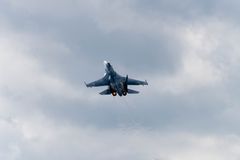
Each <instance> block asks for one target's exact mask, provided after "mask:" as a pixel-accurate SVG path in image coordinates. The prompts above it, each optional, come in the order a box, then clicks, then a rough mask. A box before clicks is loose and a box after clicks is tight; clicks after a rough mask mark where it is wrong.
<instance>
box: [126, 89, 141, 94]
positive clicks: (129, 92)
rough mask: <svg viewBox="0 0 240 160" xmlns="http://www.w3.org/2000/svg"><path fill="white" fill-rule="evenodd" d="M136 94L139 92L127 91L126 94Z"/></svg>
mask: <svg viewBox="0 0 240 160" xmlns="http://www.w3.org/2000/svg"><path fill="white" fill-rule="evenodd" d="M138 93H139V91H135V90H132V89H128V94H138Z"/></svg>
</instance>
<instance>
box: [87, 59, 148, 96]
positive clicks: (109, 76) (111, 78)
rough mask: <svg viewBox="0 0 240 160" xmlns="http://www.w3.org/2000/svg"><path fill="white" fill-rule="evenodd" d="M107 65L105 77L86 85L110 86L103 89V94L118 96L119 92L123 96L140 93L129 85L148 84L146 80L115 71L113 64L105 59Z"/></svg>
mask: <svg viewBox="0 0 240 160" xmlns="http://www.w3.org/2000/svg"><path fill="white" fill-rule="evenodd" d="M104 65H105V71H106V73H105V74H104V77H103V78H101V79H99V80H97V81H94V82H91V83H88V84H87V83H86V82H85V85H86V86H87V87H100V86H108V89H106V90H104V91H102V92H101V93H99V94H101V95H111V94H112V95H113V96H116V95H117V94H118V95H119V96H120V97H121V96H126V95H127V94H138V93H139V91H135V90H132V89H129V88H128V85H143V86H144V85H148V82H147V81H146V80H145V81H139V80H135V79H131V78H128V75H127V76H126V77H123V76H120V75H119V74H118V73H117V72H116V71H114V69H113V67H112V65H111V64H110V63H109V62H107V61H104Z"/></svg>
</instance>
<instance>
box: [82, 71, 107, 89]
mask: <svg viewBox="0 0 240 160" xmlns="http://www.w3.org/2000/svg"><path fill="white" fill-rule="evenodd" d="M85 84H86V86H87V87H100V86H107V85H109V80H108V75H107V74H106V75H105V76H104V77H103V78H101V79H99V80H96V81H94V82H91V83H88V84H87V83H85Z"/></svg>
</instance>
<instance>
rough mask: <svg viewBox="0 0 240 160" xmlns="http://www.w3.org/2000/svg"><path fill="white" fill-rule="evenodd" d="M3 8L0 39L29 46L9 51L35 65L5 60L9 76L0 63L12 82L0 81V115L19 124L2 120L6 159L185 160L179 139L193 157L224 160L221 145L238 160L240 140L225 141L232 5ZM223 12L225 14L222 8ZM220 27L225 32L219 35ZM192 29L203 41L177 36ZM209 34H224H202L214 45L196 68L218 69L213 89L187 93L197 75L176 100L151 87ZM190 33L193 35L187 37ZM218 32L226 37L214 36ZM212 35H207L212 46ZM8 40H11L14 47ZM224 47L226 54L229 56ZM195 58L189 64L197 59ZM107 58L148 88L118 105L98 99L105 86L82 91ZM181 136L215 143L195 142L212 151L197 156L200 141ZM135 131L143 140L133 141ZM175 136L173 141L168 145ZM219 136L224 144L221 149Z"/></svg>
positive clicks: (231, 101) (231, 91)
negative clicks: (147, 81)
mask: <svg viewBox="0 0 240 160" xmlns="http://www.w3.org/2000/svg"><path fill="white" fill-rule="evenodd" d="M10 2H11V3H10ZM10 2H7V1H2V2H0V3H1V5H0V10H1V11H0V12H1V18H2V20H1V21H0V22H1V24H5V25H1V29H2V28H4V27H5V28H7V29H6V32H5V30H4V31H2V32H0V33H5V34H4V35H3V37H4V36H6V37H8V39H10V40H9V42H11V43H12V45H16V44H19V45H20V46H21V45H22V46H24V47H23V48H27V49H26V50H24V51H26V53H25V52H23V51H22V50H18V51H16V50H11V53H12V55H15V54H18V55H19V54H20V55H23V57H27V58H29V59H30V61H31V60H32V61H34V64H35V63H36V64H37V67H36V66H35V65H33V66H31V65H29V64H28V63H25V65H26V64H27V65H29V70H27V69H26V70H21V67H20V66H21V65H19V64H14V63H16V62H17V61H16V60H15V61H13V60H12V61H9V64H11V65H12V68H13V69H12V68H11V67H9V65H6V66H4V65H3V64H2V65H1V66H3V67H2V68H5V70H7V71H10V72H12V73H11V74H10V73H5V72H4V71H5V70H4V69H3V70H0V73H1V75H7V76H9V74H10V75H12V74H14V76H12V77H15V78H16V77H17V78H16V79H12V80H11V81H9V80H8V79H6V80H4V77H2V78H1V80H0V82H1V83H0V85H1V86H0V89H1V92H0V97H1V99H0V100H1V101H0V105H1V106H0V110H1V115H4V116H6V117H10V119H13V120H16V121H17V125H16V124H12V123H11V121H10V122H8V121H6V120H5V119H4V120H1V118H0V128H1V130H3V131H4V132H1V134H0V140H4V141H3V142H6V143H5V144H7V145H4V144H1V145H0V150H1V151H0V157H1V156H3V157H4V156H7V155H6V154H4V153H9V154H11V155H13V157H11V156H10V158H9V157H7V158H9V159H24V160H26V159H27V160H28V159H56V158H57V159H69V158H71V159H79V158H81V159H120V158H121V159H147V158H149V157H150V159H152V158H158V157H160V158H162V157H163V158H162V159H169V160H174V159H175V158H174V157H172V155H173V153H174V152H177V153H178V155H179V157H180V158H181V157H184V156H182V155H181V154H180V153H179V152H180V151H179V148H180V147H179V146H178V145H179V143H180V144H182V143H181V142H179V141H181V140H184V141H188V143H189V145H188V144H186V145H183V146H181V147H183V151H184V153H185V154H188V153H190V151H189V150H190V149H192V146H191V145H193V146H194V147H193V148H194V151H195V153H196V152H197V153H199V156H201V155H206V157H207V158H209V157H211V155H214V157H217V158H216V159H218V158H219V157H221V158H222V157H223V156H222V152H221V149H219V146H224V145H226V146H228V147H226V148H228V150H227V151H226V152H227V154H226V155H231V156H233V158H232V159H234V158H235V159H236V157H237V155H238V154H237V153H235V154H231V153H232V152H233V151H232V150H234V149H232V148H233V147H232V146H234V145H237V146H238V145H239V143H238V141H237V139H239V138H238V137H235V138H233V139H234V140H236V142H234V143H233V142H232V141H229V139H228V138H226V136H228V135H238V134H239V129H238V127H237V126H238V120H239V118H238V115H237V114H236V112H238V111H239V109H238V106H239V100H238V95H239V94H238V93H239V89H238V87H237V86H238V85H239V77H238V74H237V73H238V68H239V66H238V50H239V48H238V44H235V43H233V42H232V41H238V38H237V37H238V36H237V35H238V34H239V32H238V29H236V28H238V24H237V21H236V22H234V23H233V22H232V21H229V20H228V18H229V17H230V18H233V19H236V18H235V17H236V15H238V14H237V13H238V12H237V11H236V6H237V5H235V3H236V4H237V2H235V1H229V3H227V2H224V1H220V2H219V1H218V2H217V1H201V2H200V1H191V0H190V1H181V2H176V1H153V0H152V1H144V0H141V1H133V2H130V1H121V2H120V1H114V2H110V1H108V0H103V1H98V2H95V1H90V2H85V3H84V2H83V1H71V2H66V1H61V4H59V5H56V4H57V2H56V4H52V3H53V2H55V1H53V2H51V3H50V4H48V6H47V5H45V4H44V1H43V2H40V1H39V2H37V1H34V2H30V1H27V0H25V1H23V2H24V3H29V5H27V4H24V3H23V2H17V1H10ZM14 3H15V4H14ZM114 3H117V4H114ZM225 4H226V8H225V7H224V6H225ZM58 6H59V7H58ZM228 7H229V8H231V9H232V10H231V11H228V9H227V8H228ZM121 9H124V10H121ZM113 10H114V11H115V10H116V11H115V12H113ZM119 10H120V11H119ZM221 10H222V12H220V11H221ZM111 13H112V14H111ZM235 13H236V15H234V14H235ZM126 15H129V17H128V16H126ZM221 15H224V16H223V17H221ZM117 18H119V19H117ZM221 18H222V19H221ZM213 19H217V20H218V21H220V23H216V25H213V26H212V28H214V29H212V28H211V29H210V30H208V28H207V27H208V25H209V24H212V23H215V22H216V21H212V20H213ZM113 23H114V24H113ZM220 25H223V28H224V29H219V28H218V26H220ZM196 26H200V27H199V28H198V27H196ZM229 26H230V27H229ZM191 27H192V28H194V27H196V30H197V31H198V29H199V30H200V33H198V32H197V33H196V36H199V35H200V38H199V37H196V42H195V41H194V40H195V39H193V41H194V42H192V43H191V41H186V40H185V39H184V38H186V37H184V33H185V32H184V31H185V30H184V29H189V30H191V29H192V28H191ZM204 27H205V28H204ZM215 27H216V32H224V33H221V34H218V33H216V34H215V32H214V33H213V34H212V32H211V34H208V36H209V37H207V42H208V41H210V42H212V41H213V42H212V43H213V44H215V43H214V42H215V41H214V40H216V43H217V44H218V45H216V46H217V47H216V46H215V47H213V49H212V48H211V47H210V49H209V50H210V51H209V52H210V53H211V54H210V55H207V56H205V57H204V56H203V57H204V58H205V59H204V58H201V59H200V60H199V61H200V67H201V65H202V64H208V63H211V64H210V66H213V68H214V69H215V68H217V71H219V70H220V71H221V76H222V77H220V80H219V81H220V82H216V83H217V84H212V83H206V84H204V85H199V86H197V85H198V84H199V83H193V85H194V86H193V87H192V88H191V87H190V89H188V90H187V89H186V92H185V90H184V89H185V88H184V85H185V83H186V84H188V83H191V81H194V80H196V77H194V76H195V75H198V74H200V75H202V74H201V73H195V74H194V75H191V76H193V77H194V78H195V79H194V78H192V77H191V76H189V81H186V82H185V81H184V82H183V91H182V92H180V93H177V94H174V93H171V92H167V91H166V92H165V91H162V88H158V87H159V86H160V87H164V86H162V85H159V83H161V81H158V80H154V79H155V78H156V77H157V78H158V77H160V78H159V79H161V78H165V77H168V76H170V77H171V76H172V75H175V74H179V73H181V71H182V70H183V68H184V64H183V62H184V60H185V58H187V56H186V55H187V54H186V53H185V52H186V50H187V49H188V48H187V47H188V46H189V47H190V48H191V47H192V48H193V49H192V50H190V51H193V52H194V51H195V50H194V49H195V48H194V47H195V45H199V44H200V46H201V45H202V44H205V43H199V41H201V40H205V39H204V38H206V37H204V38H203V39H201V36H202V35H201V31H202V30H203V32H204V33H205V32H206V33H209V32H210V31H215ZM202 28H203V29H202ZM220 28H221V26H220ZM201 29H202V30H201ZM182 32H183V33H182ZM192 33H193V34H195V32H194V31H193V32H192ZM222 34H224V36H219V35H222ZM12 35H16V37H17V38H16V37H15V36H12ZM233 35H236V36H233ZM212 36H213V37H214V38H213V40H212V41H211V37H212ZM15 38H16V39H17V40H18V43H16V41H13V40H11V39H15ZM208 38H210V40H209V39H208ZM3 39H4V38H3ZM199 39H200V40H199ZM229 39H233V40H229ZM1 40H2V39H1ZM1 42H2V41H1ZM4 42H5V41H4ZM186 42H189V44H185V43H186ZM15 43H16V44H15ZM212 43H211V44H212ZM2 44H4V43H2ZM211 44H210V45H211ZM201 47H206V48H207V47H208V46H201ZM186 48H187V49H186ZM229 48H231V56H228V55H227V54H226V53H227V52H228V50H229ZM197 49H198V48H197ZM207 49H208V48H207ZM207 49H206V50H207ZM211 49H212V50H211ZM206 50H197V51H195V52H197V53H198V52H201V51H206ZM3 51H4V54H2V55H5V56H6V55H7V54H6V53H7V50H3ZM5 52H6V53H5ZM13 52H14V53H13ZM9 53H10V52H9ZM193 54H194V55H195V54H196V53H193ZM202 54H206V53H205V52H203V53H202ZM229 54H230V53H229ZM188 55H191V54H188ZM195 56H196V55H195ZM195 56H193V60H195V59H194V58H196V59H197V58H199V57H197V56H196V57H195ZM105 59H106V60H109V61H111V62H112V63H113V65H114V66H115V68H116V69H117V70H118V71H119V72H120V73H122V74H129V76H133V77H135V76H136V77H137V78H144V79H148V80H149V84H150V85H149V86H148V87H146V88H141V87H139V88H137V89H138V90H140V91H141V94H140V95H137V96H129V97H126V98H116V99H113V98H112V97H101V96H100V95H98V92H99V91H101V90H103V88H99V89H86V88H85V86H84V84H83V81H91V80H94V79H95V78H99V77H100V76H102V74H103V71H104V70H103V65H102V64H101V63H102V61H103V60H105ZM19 60H20V61H22V60H24V59H19ZM197 60H198V59H197ZM199 61H193V62H192V63H190V64H192V66H191V67H195V69H196V70H194V71H199V72H204V71H202V70H201V68H200V69H199V68H198V67H199V66H198V65H196V66H194V62H199ZM13 62H14V63H13ZM206 62H207V63H206ZM1 63H4V62H3V61H1ZM5 63H6V62H5ZM6 64H8V63H6ZM18 67H19V70H17V68H18ZM207 67H208V66H207ZM207 67H206V68H207ZM26 68H28V67H26ZM14 69H15V70H16V71H15V70H14ZM204 69H205V68H204ZM207 69H208V68H207ZM13 70H14V71H15V72H13ZM17 71H19V72H17ZM187 71H189V70H187ZM190 71H191V70H190ZM24 73H25V74H24ZM210 73H211V72H210ZM17 75H19V76H17ZM203 75H204V76H205V74H203ZM33 76H34V77H33ZM183 76H184V74H183ZM26 77H27V78H26ZM43 77H44V78H43ZM173 78H174V76H173ZM191 78H192V79H191ZM197 78H199V77H198V76H197ZM210 78H211V77H210ZM221 78H222V79H221ZM29 79H30V80H29ZM176 79H177V78H176ZM203 79H204V78H203ZM43 80H44V83H43V82H42V81H43ZM17 82H18V83H17ZM19 82H21V83H22V84H19ZM28 82H32V83H28ZM214 82H215V81H214V80H213V83H214ZM15 83H16V84H15ZM200 84H201V83H200ZM172 85H174V84H172ZM180 85H181V84H180ZM23 86H25V87H23ZM3 99H4V100H6V102H5V101H4V100H3ZM2 106H4V107H2ZM39 117H40V118H39ZM38 118H39V119H38ZM6 126H7V127H6ZM89 128H91V129H90V130H91V131H89V130H88V129H89ZM122 132H124V133H122ZM186 132H187V133H188V134H190V135H191V136H194V137H197V138H196V139H200V140H202V139H201V138H202V136H203V137H204V136H206V137H211V136H212V135H216V136H217V138H214V137H211V142H214V143H211V144H210V145H209V143H208V142H209V141H208V140H209V139H207V140H205V139H204V138H203V140H205V141H204V142H202V143H203V145H206V146H210V147H209V148H210V149H209V150H208V151H209V152H210V153H209V152H206V151H205V150H201V147H200V149H199V146H201V142H200V141H199V140H195V141H194V140H193V141H194V142H192V141H191V140H189V139H191V138H189V137H191V136H189V137H188V136H186V137H185V138H182V137H178V136H179V134H180V133H186ZM138 133H139V134H140V135H141V136H139V137H140V138H139V137H138V136H136V135H137V134H138ZM152 133H153V134H156V135H157V136H153V135H152ZM163 133H166V134H167V135H169V134H170V135H173V136H172V137H171V136H170V137H168V138H166V140H165V141H162V140H161V139H162V138H163V137H164V139H165V136H166V135H164V134H163ZM116 135H117V136H116ZM199 135H201V136H200V137H199ZM12 137H13V138H12ZM49 137H50V138H49ZM173 137H174V138H176V139H175V140H172V139H173ZM11 138H12V139H11ZM48 138H49V139H48ZM134 138H136V139H134ZM188 138H189V139H188ZM159 139H160V140H159ZM221 139H224V140H226V142H228V143H227V144H225V143H223V142H221ZM121 140H122V141H123V142H122V141H121ZM130 140H133V141H130ZM134 140H135V141H134ZM157 140H159V141H157ZM153 141H154V142H153ZM155 141H156V142H155ZM121 142H122V143H121ZM168 142H171V143H168ZM135 143H137V144H136V145H135ZM196 143H197V144H196ZM142 144H144V145H142ZM145 144H148V145H150V147H148V146H147V145H145ZM162 144H168V145H167V147H166V145H162ZM213 144H214V145H213ZM125 146H127V147H126V148H125ZM176 146H177V147H176ZM189 146H190V147H189ZM159 147H160V148H161V154H160V155H159V154H157V153H159V150H157V151H156V150H155V149H156V148H159ZM133 148H134V151H132V152H131V150H132V149H133ZM211 149H214V150H216V152H214V151H212V150H211ZM51 150H53V152H51ZM219 150H220V151H219ZM83 151H85V152H86V153H85V154H84V153H83ZM181 151H182V150H181ZM111 153H112V154H111ZM107 154H109V156H108V155H107ZM153 154H154V155H153ZM95 155H97V156H95ZM155 155H156V156H155ZM14 156H16V157H17V158H16V157H14ZM99 156H100V158H99ZM206 157H203V158H206ZM4 158H5V159H7V158H6V157H4ZM224 158H225V157H224ZM224 158H223V159H224Z"/></svg>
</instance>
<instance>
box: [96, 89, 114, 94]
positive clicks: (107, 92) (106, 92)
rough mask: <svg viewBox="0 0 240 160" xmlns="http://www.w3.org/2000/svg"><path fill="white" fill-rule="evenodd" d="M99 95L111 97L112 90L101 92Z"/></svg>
mask: <svg viewBox="0 0 240 160" xmlns="http://www.w3.org/2000/svg"><path fill="white" fill-rule="evenodd" d="M99 94H101V95H110V94H111V91H110V89H106V90H104V91H102V92H100V93H99Z"/></svg>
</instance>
